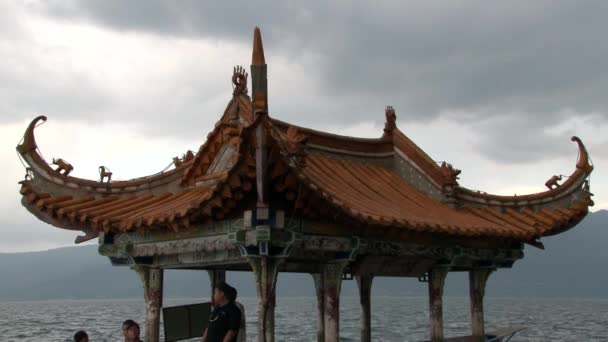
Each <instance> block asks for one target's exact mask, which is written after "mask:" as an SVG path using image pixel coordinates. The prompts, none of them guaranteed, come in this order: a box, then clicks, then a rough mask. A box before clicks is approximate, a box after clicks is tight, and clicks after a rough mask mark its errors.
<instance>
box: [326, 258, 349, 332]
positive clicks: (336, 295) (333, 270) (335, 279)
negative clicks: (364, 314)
mask: <svg viewBox="0 0 608 342" xmlns="http://www.w3.org/2000/svg"><path fill="white" fill-rule="evenodd" d="M347 264H348V263H347V262H335V263H329V264H325V265H324V266H323V287H324V292H325V299H324V306H325V307H324V310H323V314H324V330H325V342H338V341H339V339H340V290H341V287H342V273H343V272H344V267H346V265H347Z"/></svg>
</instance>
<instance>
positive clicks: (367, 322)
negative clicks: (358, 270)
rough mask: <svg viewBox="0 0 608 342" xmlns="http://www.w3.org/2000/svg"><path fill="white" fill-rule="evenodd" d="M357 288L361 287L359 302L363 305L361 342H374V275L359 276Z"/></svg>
mask: <svg viewBox="0 0 608 342" xmlns="http://www.w3.org/2000/svg"><path fill="white" fill-rule="evenodd" d="M356 279H357V286H358V287H359V302H360V303H361V342H371V341H372V328H371V323H372V310H371V292H372V280H373V279H374V276H372V275H362V276H357V277H356Z"/></svg>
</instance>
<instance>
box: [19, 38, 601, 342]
mask: <svg viewBox="0 0 608 342" xmlns="http://www.w3.org/2000/svg"><path fill="white" fill-rule="evenodd" d="M266 70H267V66H266V62H265V59H264V50H263V47H262V38H261V34H260V31H259V29H258V28H256V30H255V33H254V40H253V56H252V63H251V71H250V74H251V93H252V94H251V97H250V96H249V95H248V76H249V75H248V74H247V72H246V71H245V69H243V68H242V67H235V68H234V73H233V76H232V82H233V92H232V99H230V101H229V102H228V105H227V106H226V109H225V110H224V112H223V115H222V116H221V118H220V119H219V121H217V123H216V125H215V128H214V129H213V130H212V132H211V133H209V135H208V136H207V140H206V141H205V142H204V144H203V145H201V146H200V148H199V150H198V151H197V152H196V153H193V152H190V151H188V153H185V154H184V155H183V157H176V158H173V160H174V167H173V168H172V169H170V170H168V171H165V172H161V173H159V174H156V175H152V176H148V177H141V178H136V179H132V180H128V181H112V180H111V177H112V174H111V172H109V171H108V170H107V169H106V168H104V167H100V179H99V180H97V181H96V180H86V179H81V178H76V177H72V176H71V175H70V172H71V171H72V169H73V167H72V165H70V164H69V163H68V162H66V161H64V160H62V159H53V163H52V164H54V165H57V167H56V168H55V167H51V165H49V163H48V162H47V161H45V160H44V158H43V157H42V155H41V154H40V152H39V150H38V148H37V145H36V140H35V137H34V130H35V128H36V127H37V126H38V125H39V124H40V123H42V122H44V121H46V117H44V116H39V117H37V118H35V119H34V120H33V121H32V122H31V124H30V125H29V127H28V128H27V130H26V131H25V134H24V137H23V141H22V142H21V144H19V145H18V146H17V151H18V152H19V155H20V156H21V158H22V159H23V160H24V161H25V162H26V163H27V165H28V167H27V171H26V175H25V179H24V180H22V181H21V182H20V184H21V194H22V196H23V197H22V203H23V205H24V206H25V207H26V208H27V209H28V210H29V211H30V212H31V213H32V214H34V215H35V216H36V217H37V218H38V219H40V220H42V221H44V222H47V223H49V224H51V225H53V226H56V227H59V228H64V229H71V230H77V231H82V232H83V233H84V235H82V236H79V237H78V238H77V239H76V243H80V242H82V241H86V240H90V239H93V238H98V239H99V253H100V254H101V255H104V256H107V257H109V258H110V259H111V261H112V263H113V264H114V265H131V267H132V268H133V269H134V270H135V271H137V272H138V273H139V274H140V276H141V279H142V282H143V287H144V293H145V296H144V297H145V301H146V305H147V315H146V324H145V334H146V340H147V341H158V339H159V322H160V310H161V308H162V292H163V270H165V269H196V270H207V271H208V272H209V275H210V279H211V282H212V284H215V283H216V282H218V281H219V280H221V279H223V278H224V277H225V271H227V270H228V271H231V270H239V271H253V273H254V274H255V284H256V286H257V293H258V299H259V302H258V307H257V315H258V341H274V308H275V285H276V281H277V273H278V272H305V273H310V274H311V275H312V278H313V280H314V285H315V287H316V293H317V308H318V315H319V320H318V331H317V339H318V341H326V342H330V341H338V336H339V305H340V303H339V298H340V288H341V281H342V280H343V279H344V276H345V275H352V276H353V277H354V278H355V279H356V281H357V284H358V286H359V293H360V302H361V341H370V340H371V330H370V317H371V312H370V291H371V285H372V279H373V277H374V276H396V277H417V278H419V279H420V280H422V281H426V282H428V288H429V304H430V307H429V308H430V309H429V312H430V321H431V324H430V338H431V340H433V341H442V340H443V319H442V294H443V287H444V280H445V278H446V275H447V273H448V272H450V271H452V272H468V273H469V280H470V300H471V321H472V334H473V336H478V337H480V338H481V336H483V335H484V317H483V297H484V290H485V285H486V281H487V279H488V276H489V275H490V273H491V272H493V271H495V270H497V269H499V268H510V267H511V266H512V265H513V264H514V262H515V261H516V260H518V259H521V258H523V247H524V244H529V245H532V246H535V247H539V248H543V245H542V242H541V241H540V239H541V238H543V237H545V236H550V235H554V234H559V233H561V232H564V231H566V230H568V229H570V228H572V227H574V226H575V225H576V224H577V223H578V222H579V221H581V219H583V218H584V217H585V215H586V214H587V213H588V207H589V206H592V205H593V201H592V200H591V196H592V194H591V193H590V191H589V183H588V178H589V175H590V174H591V171H592V170H593V166H592V165H591V163H590V159H589V155H588V153H587V150H586V149H585V146H584V145H583V143H582V142H581V140H580V139H579V138H577V137H572V140H573V141H574V142H576V144H577V146H578V153H579V154H578V161H577V163H576V168H575V170H574V172H573V173H572V174H571V175H570V176H569V177H568V178H567V179H565V180H564V181H563V182H560V181H561V176H560V177H558V176H553V177H551V179H549V181H547V183H546V186H547V188H548V189H547V190H546V191H544V192H540V193H535V194H530V195H523V196H522V195H520V196H499V195H491V194H487V193H485V192H480V191H473V190H470V189H467V188H464V187H462V186H460V185H459V184H458V175H459V173H460V170H457V169H455V168H454V167H452V165H450V164H448V163H445V162H443V163H441V164H438V163H436V162H435V161H434V160H433V159H432V158H430V157H429V156H428V155H427V154H426V153H425V152H424V151H423V150H422V149H421V148H420V147H418V146H417V145H416V144H415V143H414V142H412V141H411V140H410V139H409V138H408V137H407V136H406V135H405V134H404V133H403V132H402V131H401V130H400V129H399V128H398V127H397V125H396V115H395V111H394V109H393V108H392V107H387V108H386V112H385V114H386V123H385V127H384V132H383V133H382V136H381V137H380V138H377V139H362V138H352V137H345V136H339V135H334V134H329V133H325V132H320V131H315V130H312V129H308V128H303V127H298V126H295V125H291V124H289V123H286V122H283V121H279V120H277V119H275V118H273V117H271V116H270V115H269V109H268V108H269V107H268V92H267V73H266Z"/></svg>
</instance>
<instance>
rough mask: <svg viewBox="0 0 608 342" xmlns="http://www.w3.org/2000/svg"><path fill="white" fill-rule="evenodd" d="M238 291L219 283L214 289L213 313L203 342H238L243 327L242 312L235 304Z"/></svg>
mask: <svg viewBox="0 0 608 342" xmlns="http://www.w3.org/2000/svg"><path fill="white" fill-rule="evenodd" d="M235 299H236V289H235V288H233V287H232V286H230V285H228V284H226V283H223V282H222V283H219V284H218V285H217V286H216V287H215V289H213V303H214V307H213V311H212V312H211V315H210V316H209V325H208V326H207V329H205V333H204V334H203V338H202V340H201V341H203V342H236V338H237V335H238V333H239V328H240V326H241V310H239V308H238V307H237V306H236V305H235V304H234V300H235Z"/></svg>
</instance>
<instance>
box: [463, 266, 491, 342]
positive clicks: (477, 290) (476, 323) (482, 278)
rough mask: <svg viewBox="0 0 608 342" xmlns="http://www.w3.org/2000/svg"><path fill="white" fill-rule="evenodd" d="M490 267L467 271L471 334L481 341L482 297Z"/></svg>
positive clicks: (482, 322) (482, 323) (483, 331)
mask: <svg viewBox="0 0 608 342" xmlns="http://www.w3.org/2000/svg"><path fill="white" fill-rule="evenodd" d="M492 271H493V270H492V269H473V270H471V271H469V296H470V299H471V330H472V333H473V336H475V337H479V340H480V341H483V337H484V336H485V328H484V319H483V297H484V296H485V292H486V283H487V281H488V278H489V277H490V273H492Z"/></svg>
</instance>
